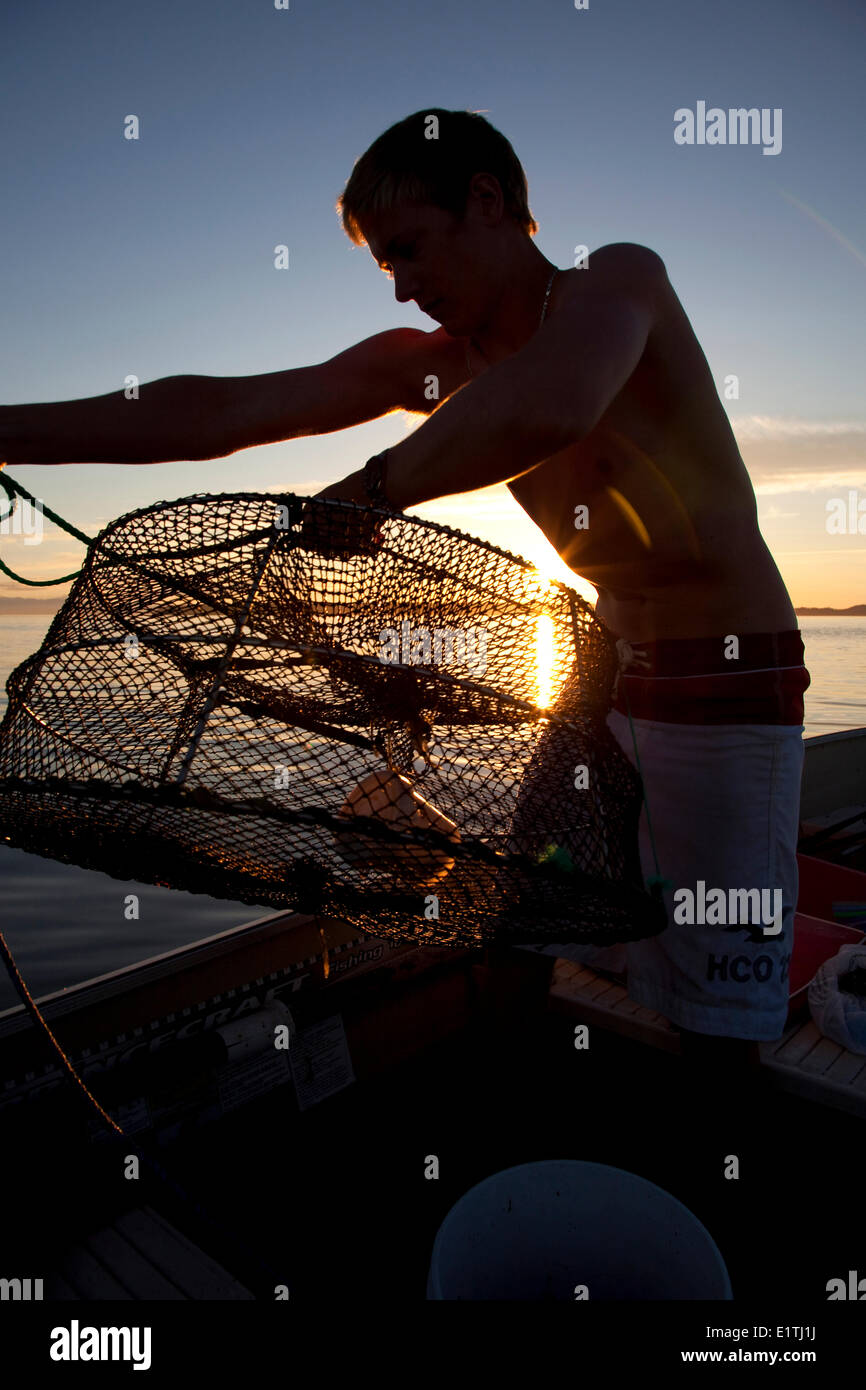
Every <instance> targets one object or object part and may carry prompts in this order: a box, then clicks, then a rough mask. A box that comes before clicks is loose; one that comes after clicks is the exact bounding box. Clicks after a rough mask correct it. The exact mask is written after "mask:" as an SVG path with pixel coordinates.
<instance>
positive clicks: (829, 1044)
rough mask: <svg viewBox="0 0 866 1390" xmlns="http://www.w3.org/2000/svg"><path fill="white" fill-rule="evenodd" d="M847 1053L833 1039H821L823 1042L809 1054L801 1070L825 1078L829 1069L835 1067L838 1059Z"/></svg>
mask: <svg viewBox="0 0 866 1390" xmlns="http://www.w3.org/2000/svg"><path fill="white" fill-rule="evenodd" d="M844 1051H845V1049H844V1047H840V1046H839V1044H838V1043H835V1042H833V1039H832V1038H824V1037H822V1038H821V1041H820V1042H819V1043H818V1044H817V1046H816V1047H813V1048H812V1051H811V1052H809V1053H807V1055H806V1056H805V1057H804V1058H803V1060H802V1062H801V1063H800V1069H801V1070H802V1071H806V1072H813V1073H815V1074H816V1075H820V1076H825V1075H826V1074H827V1070H828V1068H829V1067H831V1066H832V1065H833V1063H834V1062H835V1061H836V1059H837V1058H838V1057H841V1055H842V1053H843V1052H844Z"/></svg>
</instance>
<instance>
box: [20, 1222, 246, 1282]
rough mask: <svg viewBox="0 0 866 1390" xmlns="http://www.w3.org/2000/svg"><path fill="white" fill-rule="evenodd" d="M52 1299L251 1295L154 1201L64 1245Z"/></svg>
mask: <svg viewBox="0 0 866 1390" xmlns="http://www.w3.org/2000/svg"><path fill="white" fill-rule="evenodd" d="M45 1297H46V1299H49V1300H52V1301H60V1302H66V1301H69V1300H79V1299H80V1300H82V1301H87V1302H91V1301H94V1300H95V1301H97V1302H101V1301H104V1300H113V1299H144V1300H158V1301H172V1302H173V1301H175V1300H179V1299H181V1300H182V1299H208V1300H226V1299H232V1300H234V1299H252V1298H254V1295H253V1294H252V1293H250V1291H249V1289H246V1288H244V1286H243V1285H242V1284H239V1283H238V1281H237V1280H236V1279H234V1278H233V1277H232V1275H231V1274H229V1273H228V1272H227V1271H226V1270H225V1269H223V1267H222V1266H221V1265H219V1264H217V1262H216V1260H213V1259H212V1258H211V1257H210V1255H207V1254H205V1252H204V1251H203V1250H200V1249H199V1248H198V1246H196V1245H194V1244H193V1242H192V1241H191V1240H188V1239H187V1237H186V1236H185V1235H183V1234H182V1233H181V1232H180V1231H178V1230H177V1229H176V1228H175V1227H174V1226H172V1225H171V1223H170V1222H168V1221H166V1219H165V1217H163V1216H161V1215H160V1214H159V1212H157V1211H154V1209H153V1208H152V1207H147V1206H145V1207H140V1208H137V1209H135V1210H132V1211H126V1212H123V1214H122V1215H120V1216H118V1217H117V1218H116V1219H115V1220H114V1221H112V1222H111V1223H110V1224H108V1225H106V1226H103V1227H102V1228H101V1229H100V1230H98V1231H95V1232H94V1233H93V1234H92V1235H89V1236H87V1238H86V1240H84V1241H83V1242H80V1243H78V1244H76V1245H73V1246H71V1247H69V1248H68V1249H66V1250H64V1251H63V1253H62V1254H61V1256H60V1257H59V1259H58V1260H57V1261H56V1263H55V1266H54V1269H53V1270H52V1271H51V1273H50V1274H49V1275H48V1276H47V1277H46V1279H45Z"/></svg>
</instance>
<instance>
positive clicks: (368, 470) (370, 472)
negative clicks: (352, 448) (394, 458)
mask: <svg viewBox="0 0 866 1390" xmlns="http://www.w3.org/2000/svg"><path fill="white" fill-rule="evenodd" d="M387 476H388V450H387V449H383V450H382V452H381V454H374V455H373V457H372V458H369V459H367V462H366V463H365V464H364V491H365V492H366V494H367V499H368V501H369V502H370V505H371V506H373V507H387V508H388V509H389V510H390V511H394V510H395V509H394V506H393V504H392V503H391V502H389V501H388V498H387V496H386V495H385V482H386V479H387Z"/></svg>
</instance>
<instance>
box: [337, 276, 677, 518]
mask: <svg viewBox="0 0 866 1390" xmlns="http://www.w3.org/2000/svg"><path fill="white" fill-rule="evenodd" d="M652 321H653V295H652V292H651V286H650V285H647V286H646V289H645V290H641V289H632V290H631V291H629V292H624V291H621V290H610V291H605V290H602V289H599V291H597V292H596V291H592V292H591V293H587V294H586V295H583V296H581V298H580V299H579V300H578V301H577V302H576V303H575V304H574V305H571V306H565V307H563V308H562V309H561V310H560V311H559V312H558V313H557V314H556V315H555V317H553V318H552V319H550V321H549V322H548V323H546V324H545V325H544V326H543V327H542V328H541V329H539V331H538V332H537V333H536V334H535V336H534V337H533V338H532V339H531V340H530V341H529V343H527V345H526V346H525V347H523V348H521V349H520V350H519V351H518V352H516V353H514V354H512V356H511V357H508V358H506V359H505V360H504V361H502V362H500V363H498V364H497V365H496V366H493V367H490V368H488V370H487V371H486V372H485V373H484V374H483V376H481V377H479V378H478V380H477V381H474V382H471V383H469V384H468V385H466V386H464V387H463V388H462V389H461V390H459V391H457V392H455V394H454V395H452V396H450V397H449V398H448V400H447V401H444V402H443V403H442V405H440V406H439V407H438V408H437V409H436V410H435V411H434V412H433V414H432V415H431V416H430V418H429V420H427V421H425V423H424V424H423V425H420V426H419V428H418V429H417V430H415V431H414V433H413V434H411V435H410V436H409V437H408V438H407V439H405V440H403V441H401V442H400V443H399V444H396V445H394V447H393V448H391V449H389V450H388V476H387V489H386V491H387V495H388V500H389V501H390V502H391V503H392V504H393V505H394V506H395V507H397V508H398V509H399V510H401V511H404V510H405V509H406V508H407V507H412V506H415V505H417V504H418V503H421V502H427V501H430V500H431V499H433V498H435V497H445V496H448V495H449V494H452V493H458V492H470V491H474V490H475V489H476V488H484V487H490V486H492V485H493V484H494V483H503V482H510V481H511V480H512V479H513V478H518V477H520V475H521V474H523V473H527V472H529V471H530V469H532V468H534V467H535V466H536V465H537V464H539V463H542V462H543V461H544V460H545V459H547V458H550V457H551V455H553V454H555V453H558V452H559V451H560V450H561V449H564V448H565V447H566V446H567V445H568V444H572V443H575V442H576V441H578V440H579V439H582V438H583V437H584V436H585V435H587V434H588V433H589V432H590V430H592V429H593V428H594V426H595V425H596V424H597V423H598V420H599V419H600V418H601V416H602V415H603V413H604V411H605V410H606V409H607V407H608V405H609V404H610V402H611V401H612V400H613V399H614V397H615V396H616V395H617V393H618V392H619V391H620V390H621V389H622V387H623V386H624V385H625V383H626V382H627V381H628V379H629V377H630V376H631V374H632V372H633V371H634V369H635V367H636V366H637V364H638V362H639V361H640V359H641V356H642V354H643V351H644V348H645V346H646V342H647V338H648V336H649V332H650V329H651V327H652ZM319 495H320V496H323V497H340V498H344V499H346V500H348V501H357V502H363V501H364V500H366V499H365V493H364V484H363V469H359V470H358V471H356V472H354V473H352V474H350V475H349V476H348V477H346V478H344V479H342V480H341V481H340V482H338V483H334V484H333V485H332V486H331V487H328V488H325V489H324V490H323V491H322V492H321V493H320V494H319Z"/></svg>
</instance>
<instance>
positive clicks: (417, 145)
mask: <svg viewBox="0 0 866 1390" xmlns="http://www.w3.org/2000/svg"><path fill="white" fill-rule="evenodd" d="M431 116H435V117H436V118H437V122H438V136H437V138H435V139H431V138H430V133H431V132H432V131H433V130H435V129H436V123H434V122H431V120H430V117H431ZM478 173H484V174H493V175H494V176H495V177H496V178H497V179H498V181H499V185H500V187H501V189H502V193H503V196H504V199H505V208H506V211H507V213H508V215H509V216H510V217H512V218H513V219H514V221H515V222H516V223H517V224H518V226H519V227H520V228H521V230H522V231H524V232H525V233H526V235H527V236H535V233H536V232H537V231H538V223H537V222H536V221H535V219H534V217H533V216H532V213H531V212H530V210H529V202H528V189H527V183H526V174H525V173H524V172H523V166H522V165H521V163H520V160H519V159H518V158H517V155H516V154H515V153H514V150H513V149H512V148H511V145H510V144H509V142H508V141H507V140H506V138H505V136H504V135H502V134H501V133H500V132H499V131H498V130H496V128H495V127H494V126H492V125H491V124H490V122H489V121H487V120H485V119H484V117H483V116H481V115H478V114H477V113H476V112H473V111H445V110H443V109H442V108H441V107H436V106H428V107H426V108H425V109H424V110H423V111H415V112H414V113H413V114H412V115H411V116H407V117H406V118H405V120H402V121H398V122H397V124H396V125H392V126H390V127H389V128H388V129H387V130H386V131H385V132H384V133H383V134H382V135H380V136H379V137H378V139H376V140H374V141H373V143H372V145H371V146H370V148H369V149H368V150H366V151H365V152H364V154H362V155H360V156H359V158H358V159H356V160H355V165H354V168H353V169H352V173H351V175H350V176H349V180H348V182H347V184H346V187H345V188H344V190H343V192H342V194H341V195H340V197H339V198H338V199H337V211H338V213H340V215H341V217H342V221H343V230H344V231H345V232H346V235H347V236H348V237H349V239H350V240H351V241H353V242H354V243H355V245H356V246H364V245H365V244H366V242H365V238H364V234H363V232H362V231H361V228H360V226H359V223H358V219H359V217H363V216H364V214H365V213H374V214H375V213H378V212H384V211H386V210H390V209H391V208H393V207H395V206H397V204H399V203H404V202H419V203H431V204H433V205H434V206H435V207H440V208H444V209H445V211H447V212H450V213H452V214H453V215H454V216H455V217H456V218H458V220H460V221H462V219H463V217H464V215H465V212H466V200H467V196H468V193H469V184H470V183H471V181H472V176H473V175H474V174H478Z"/></svg>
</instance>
